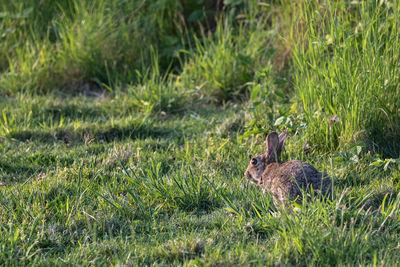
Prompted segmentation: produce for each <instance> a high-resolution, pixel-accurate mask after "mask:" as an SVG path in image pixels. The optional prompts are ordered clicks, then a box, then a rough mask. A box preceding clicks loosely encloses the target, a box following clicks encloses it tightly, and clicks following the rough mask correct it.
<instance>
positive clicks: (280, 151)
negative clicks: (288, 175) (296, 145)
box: [277, 129, 288, 156]
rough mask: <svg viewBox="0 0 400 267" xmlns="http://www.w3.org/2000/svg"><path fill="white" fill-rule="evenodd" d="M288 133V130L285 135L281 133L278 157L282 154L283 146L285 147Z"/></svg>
mask: <svg viewBox="0 0 400 267" xmlns="http://www.w3.org/2000/svg"><path fill="white" fill-rule="evenodd" d="M287 133H288V129H286V130H285V131H284V132H283V133H281V134H280V135H279V145H278V149H277V154H278V156H280V155H281V153H282V150H283V146H284V145H285V140H286V137H287V136H288V135H287Z"/></svg>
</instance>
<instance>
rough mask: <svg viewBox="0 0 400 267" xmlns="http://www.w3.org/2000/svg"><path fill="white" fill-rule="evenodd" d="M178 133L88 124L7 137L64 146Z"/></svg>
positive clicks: (132, 125)
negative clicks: (61, 143)
mask: <svg viewBox="0 0 400 267" xmlns="http://www.w3.org/2000/svg"><path fill="white" fill-rule="evenodd" d="M180 135H181V133H180V132H178V131H177V129H176V128H170V127H158V126H152V125H143V124H136V123H129V124H126V125H113V126H111V125H110V124H106V125H101V124H100V125H99V124H89V125H86V126H84V127H79V128H77V129H74V128H73V127H64V128H58V129H54V130H40V129H38V130H16V131H13V132H11V133H9V135H8V136H9V137H11V138H13V139H16V140H19V141H22V142H26V141H33V142H39V143H45V144H53V143H54V142H59V141H62V142H64V143H66V144H81V143H87V142H100V143H101V142H107V143H108V142H113V141H118V140H126V139H146V138H149V137H151V138H167V137H172V136H177V137H179V136H180Z"/></svg>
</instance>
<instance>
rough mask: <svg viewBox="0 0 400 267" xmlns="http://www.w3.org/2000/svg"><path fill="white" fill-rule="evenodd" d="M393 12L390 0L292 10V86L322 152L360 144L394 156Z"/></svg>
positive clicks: (398, 49) (399, 133)
mask: <svg viewBox="0 0 400 267" xmlns="http://www.w3.org/2000/svg"><path fill="white" fill-rule="evenodd" d="M399 7H400V5H399V3H398V2H396V1H395V2H390V1H380V2H375V1H372V2H364V1H360V2H351V3H350V2H347V1H328V2H325V1H324V2H312V3H311V2H306V1H305V2H301V4H299V5H298V14H296V15H295V16H294V20H293V28H292V35H291V36H292V39H291V41H292V47H293V55H294V65H295V68H296V72H295V74H294V75H293V79H294V86H295V90H296V93H297V95H298V97H299V100H300V102H301V103H302V107H303V110H304V113H305V114H306V120H307V124H308V127H309V129H308V131H307V132H308V134H309V135H310V138H311V139H312V141H313V143H314V144H315V145H316V146H317V147H319V148H320V149H323V150H328V151H331V150H336V149H337V148H343V147H344V146H346V145H347V144H349V143H351V142H356V141H358V140H364V141H366V142H367V144H368V145H369V149H372V150H373V151H379V152H381V153H384V154H386V155H389V156H396V155H398V153H399V151H400V142H399V141H398V140H399V137H400V127H399V123H400V116H399V108H400V85H399V83H398V81H399V78H400V68H399V62H398V58H399V56H400V41H399V36H400V35H399V34H400V32H399V25H398V23H397V21H398V20H399V12H398V10H399ZM299 32H300V33H302V36H300V37H299V36H294V35H295V33H296V34H298V33H299ZM293 37H297V38H293ZM299 40H301V41H303V43H300V44H296V43H295V42H294V41H299ZM334 116H337V117H334ZM338 120H339V121H338Z"/></svg>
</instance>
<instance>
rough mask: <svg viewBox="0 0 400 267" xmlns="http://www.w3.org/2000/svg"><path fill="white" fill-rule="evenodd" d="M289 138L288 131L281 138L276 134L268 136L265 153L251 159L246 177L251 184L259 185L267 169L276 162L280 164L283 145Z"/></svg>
mask: <svg viewBox="0 0 400 267" xmlns="http://www.w3.org/2000/svg"><path fill="white" fill-rule="evenodd" d="M286 137H287V129H286V130H285V131H284V132H283V133H281V134H280V135H279V136H278V134H277V133H276V132H272V133H270V134H268V136H267V139H266V141H265V143H266V148H265V152H264V153H262V154H258V155H256V156H254V157H252V158H251V160H250V163H249V166H248V167H247V169H246V171H245V173H244V175H245V177H246V179H247V180H249V181H250V182H253V183H256V184H258V183H259V181H260V180H261V175H262V174H263V172H264V170H265V168H266V167H267V166H268V165H269V164H271V163H274V162H280V156H281V153H282V150H283V145H284V143H285V140H286Z"/></svg>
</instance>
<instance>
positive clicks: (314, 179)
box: [259, 160, 331, 203]
mask: <svg viewBox="0 0 400 267" xmlns="http://www.w3.org/2000/svg"><path fill="white" fill-rule="evenodd" d="M259 185H260V186H261V187H262V188H263V191H264V192H265V193H267V192H268V193H271V194H272V195H273V196H274V198H275V199H277V200H279V201H280V202H281V203H284V202H285V200H286V199H287V198H289V199H290V200H296V199H297V201H301V199H302V191H304V190H309V189H310V188H311V187H312V188H313V190H314V191H315V192H321V193H322V194H323V195H326V194H327V193H329V191H330V188H331V181H330V178H329V177H328V176H327V174H325V173H321V172H319V171H318V170H316V169H315V168H314V167H313V166H312V165H310V164H308V163H306V162H302V161H300V160H291V161H287V162H284V163H281V164H279V163H272V164H269V165H268V166H267V167H266V169H265V171H264V172H263V174H262V177H261V181H260V183H259Z"/></svg>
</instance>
